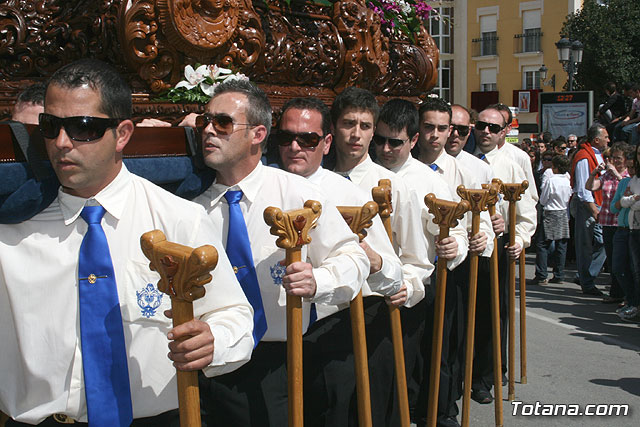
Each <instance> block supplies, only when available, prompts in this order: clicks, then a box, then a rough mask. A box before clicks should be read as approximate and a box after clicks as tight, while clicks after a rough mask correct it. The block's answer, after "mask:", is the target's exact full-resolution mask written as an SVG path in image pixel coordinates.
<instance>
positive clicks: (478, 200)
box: [456, 185, 498, 213]
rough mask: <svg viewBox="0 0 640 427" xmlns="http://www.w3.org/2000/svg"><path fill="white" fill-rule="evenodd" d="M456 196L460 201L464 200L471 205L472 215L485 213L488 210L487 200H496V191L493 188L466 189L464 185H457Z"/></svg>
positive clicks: (495, 188)
mask: <svg viewBox="0 0 640 427" xmlns="http://www.w3.org/2000/svg"><path fill="white" fill-rule="evenodd" d="M456 192H457V193H458V196H460V198H461V199H462V200H466V201H467V202H469V205H471V209H470V210H471V211H472V212H474V213H480V212H482V211H486V210H487V208H488V206H487V205H488V204H489V203H488V200H494V199H496V198H497V195H498V189H497V187H495V186H489V188H488V189H481V190H476V189H467V188H465V187H464V185H459V186H458V188H457V189H456Z"/></svg>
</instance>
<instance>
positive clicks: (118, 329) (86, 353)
mask: <svg viewBox="0 0 640 427" xmlns="http://www.w3.org/2000/svg"><path fill="white" fill-rule="evenodd" d="M104 213H105V210H104V208H103V207H102V206H85V207H84V209H83V210H82V213H80V216H81V217H82V219H84V220H85V221H86V223H87V224H88V225H89V228H88V230H87V234H85V236H84V239H83V240H82V245H81V246H80V257H79V260H78V277H79V278H80V279H79V281H78V294H79V301H80V339H81V345H82V364H83V371H84V385H85V396H86V399H87V413H88V417H89V425H91V427H102V426H105V427H107V426H129V425H130V424H131V421H132V420H133V410H132V405H131V390H130V389H129V370H128V369H127V351H126V348H125V343H124V332H123V330H122V315H121V314H120V303H119V300H118V288H117V286H116V279H115V275H114V272H113V264H112V263H111V254H110V253H109V244H108V242H107V237H106V236H105V234H104V230H103V229H102V226H101V225H100V221H101V220H102V217H103V216H104Z"/></svg>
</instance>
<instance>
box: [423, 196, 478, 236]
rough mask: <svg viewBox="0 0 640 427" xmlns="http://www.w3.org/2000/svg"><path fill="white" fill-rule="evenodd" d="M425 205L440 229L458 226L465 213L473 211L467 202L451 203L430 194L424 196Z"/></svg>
mask: <svg viewBox="0 0 640 427" xmlns="http://www.w3.org/2000/svg"><path fill="white" fill-rule="evenodd" d="M424 203H425V204H426V205H427V207H428V208H429V212H431V214H432V215H433V217H434V218H433V222H434V223H436V224H438V225H439V226H440V227H446V228H451V227H455V226H456V225H457V224H458V220H459V219H462V217H463V215H464V214H465V212H467V211H468V210H469V209H471V205H470V204H469V202H467V201H466V200H462V201H461V202H458V203H456V202H451V201H449V200H441V199H438V198H436V196H435V194H433V193H429V194H427V195H426V196H424Z"/></svg>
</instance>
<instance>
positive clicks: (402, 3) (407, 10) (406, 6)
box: [396, 0, 411, 15]
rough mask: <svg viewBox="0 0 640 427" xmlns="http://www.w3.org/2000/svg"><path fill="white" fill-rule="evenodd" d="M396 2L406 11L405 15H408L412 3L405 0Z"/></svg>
mask: <svg viewBox="0 0 640 427" xmlns="http://www.w3.org/2000/svg"><path fill="white" fill-rule="evenodd" d="M396 3H397V4H398V6H400V9H402V12H404V14H405V15H408V14H409V13H410V12H411V5H410V4H409V3H407V2H405V1H403V0H398V1H397V2H396Z"/></svg>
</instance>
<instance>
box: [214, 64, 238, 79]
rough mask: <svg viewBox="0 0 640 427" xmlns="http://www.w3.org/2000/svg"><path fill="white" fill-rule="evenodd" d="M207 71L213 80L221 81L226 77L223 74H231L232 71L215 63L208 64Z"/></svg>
mask: <svg viewBox="0 0 640 427" xmlns="http://www.w3.org/2000/svg"><path fill="white" fill-rule="evenodd" d="M209 72H210V75H211V79H212V80H213V81H214V82H215V81H221V80H224V79H225V78H226V76H223V75H224V74H227V75H228V74H231V73H233V71H231V70H230V69H228V68H222V67H218V66H217V65H210V66H209Z"/></svg>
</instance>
